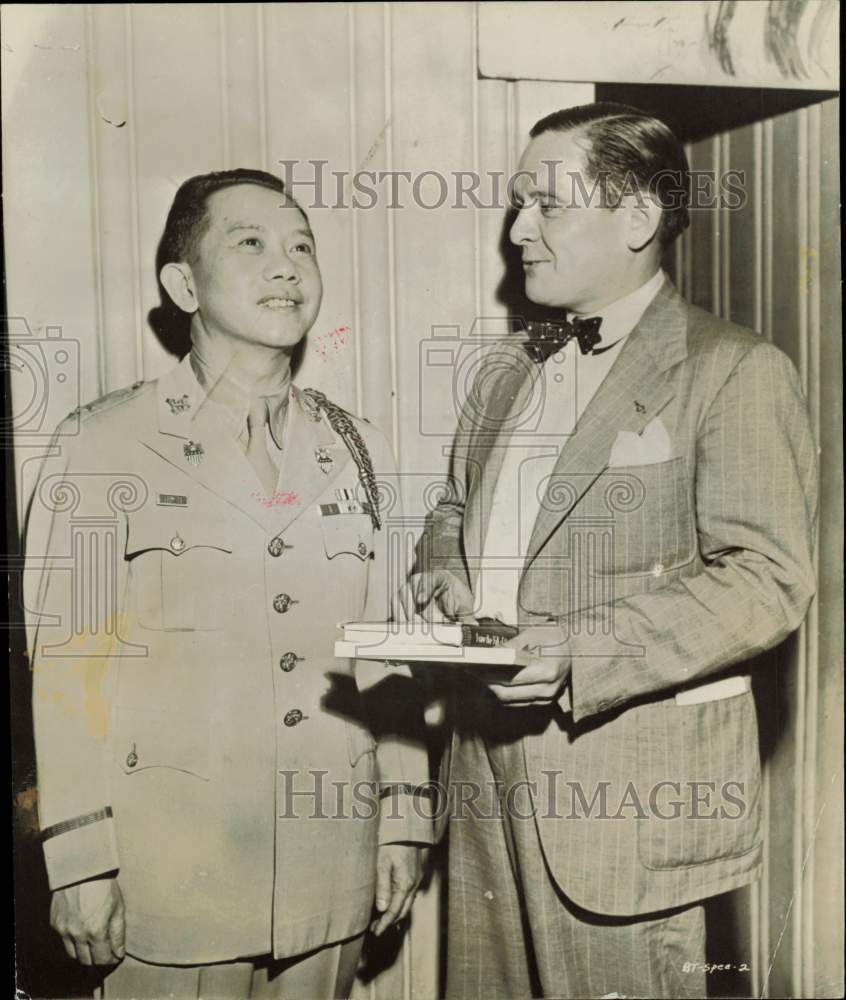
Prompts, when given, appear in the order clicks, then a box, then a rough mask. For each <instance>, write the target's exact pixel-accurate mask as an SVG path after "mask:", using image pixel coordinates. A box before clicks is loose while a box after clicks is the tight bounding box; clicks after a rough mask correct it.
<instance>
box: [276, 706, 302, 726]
mask: <svg viewBox="0 0 846 1000" xmlns="http://www.w3.org/2000/svg"><path fill="white" fill-rule="evenodd" d="M304 718H305V716H304V715H303V713H302V712H301V711H300V710H299V709H298V708H292V709H291V711H290V712H286V713H285V718H284V719H283V720H282V721H283V722H284V723H285V725H286V726H288V727H290V726H296V725H297V724H298V723H300V722H302V721H303V719H304Z"/></svg>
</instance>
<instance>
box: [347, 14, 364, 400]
mask: <svg viewBox="0 0 846 1000" xmlns="http://www.w3.org/2000/svg"><path fill="white" fill-rule="evenodd" d="M346 13H347V72H348V76H349V84H348V98H349V103H348V106H347V113H348V115H349V122H350V135H349V149H350V161H349V166H350V170H351V171H352V170H355V169H356V164H357V163H358V134H357V133H358V121H357V108H356V93H357V88H356V47H357V44H358V42H357V38H356V30H355V7H354V6H353V5H352V4H347V11H346ZM358 215H359V213H358V212H357V211H356V210H355V209H353V210H352V211H351V212H350V269H351V278H352V321H353V327H352V328H353V330H354V331H355V335H354V337H353V352H354V354H353V357H354V359H355V412H356V413H361V405H362V395H361V393H362V374H361V372H362V347H361V291H360V285H361V258H360V246H361V244H360V237H359V225H358Z"/></svg>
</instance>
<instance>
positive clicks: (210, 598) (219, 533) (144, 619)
mask: <svg viewBox="0 0 846 1000" xmlns="http://www.w3.org/2000/svg"><path fill="white" fill-rule="evenodd" d="M232 548H233V546H232V540H231V537H230V533H229V531H228V530H227V526H226V524H224V523H223V522H220V521H215V520H210V519H206V518H202V517H200V518H194V519H192V518H191V516H190V515H189V514H188V513H187V512H186V511H180V512H179V518H178V519H177V518H176V517H175V516H174V517H171V518H167V517H166V516H156V513H151V512H139V515H136V516H135V517H131V518H130V520H129V526H128V535H127V542H126V559H127V561H128V562H129V586H130V588H131V602H132V603H131V606H132V607H134V609H135V614H136V616H137V618H138V621H139V623H140V624H141V625H142V626H143V627H144V628H147V629H153V630H159V631H161V630H165V631H167V630H181V631H184V630H195V629H199V630H210V629H220V628H223V627H224V624H225V618H226V616H227V606H228V604H229V602H231V601H232V599H233V598H232V593H231V589H230V585H229V574H230V573H231V572H232V566H231V560H232Z"/></svg>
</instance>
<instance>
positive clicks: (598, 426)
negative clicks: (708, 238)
mask: <svg viewBox="0 0 846 1000" xmlns="http://www.w3.org/2000/svg"><path fill="white" fill-rule="evenodd" d="M686 355H687V311H686V306H685V304H684V301H683V300H682V299H681V297H680V296H679V294H678V293H677V292H676V290H675V289H674V288H673V286H672V285H671V284H670V282H669V281H665V283H664V286H663V287H662V288H661V290H660V291H659V293H658V294H657V295H656V297H655V299H654V300H653V301H652V303H651V304H650V306H649V307H648V309H647V310H646V312H645V313H644V315H643V317H642V318H641V320H640V322H639V323H638V324H637V326H636V327H635V329H634V330H633V331H632V332H631V333H630V334H629V336H628V338H627V340H626V343H625V345H624V346H623V349H622V351H621V352H620V356H619V357H618V358H617V360H616V362H615V363H614V366H613V367H612V369H611V371H610V372H609V373H608V376H607V377H606V378H605V380H604V381H603V383H602V385H601V386H600V387H599V389H598V390H597V392H596V394H595V395H594V397H593V399H592V400H591V401H590V403H588V405H587V407H586V408H585V411H584V413H583V414H582V416H581V417H580V418H579V421H578V424H577V425H576V430H575V433H574V434H573V435H572V437H570V439H569V440H568V441H567V444H566V445H565V446H564V448H563V449H562V452H561V455H560V456H559V458H558V461H557V463H556V465H555V468H554V470H553V474H552V478H551V479H550V481H549V483H548V484H547V488H546V493H545V497H544V503H543V504H542V506H541V509H540V512H539V513H538V517H537V520H536V521H535V525H534V529H533V531H532V537H531V540H530V542H529V550H528V552H527V555H526V563H525V566H524V572H525V570H526V569H528V568H529V566H530V565H531V564H532V562H533V561H534V559H535V558H536V556H537V555H538V553H539V552H540V551H541V549H542V548H543V547H544V545H546V543H547V542H548V541H549V539H550V537H551V536H552V534H553V533H554V532H555V530H556V529H557V528H558V526H559V525H560V524H561V522H562V521H564V520H565V519H566V518H567V517H569V515H570V514H571V513H572V511H573V510H574V509H575V507H576V506H577V504H578V502H579V500H580V499H581V498H582V496H584V494H585V493H586V492H587V490H588V489H590V487H591V486H592V485H593V483H594V482H595V481H596V479H597V477H598V476H599V475H600V474H601V473H602V472H604V471H605V469H606V468H607V467H608V459H609V457H610V454H611V448H612V446H613V444H614V441H615V439H616V437H617V434H618V432H619V431H630V432H633V433H635V434H640V433H641V432H642V431H643V429H644V428H645V427H646V425H647V424H648V423H649V421H650V420H652V419H653V418H654V417H656V416H657V415H658V414H659V413H660V412H661V411H662V410H663V409H664V407H665V406H666V405H667V403H668V402H669V401H670V400H671V399H672V398H673V394H674V390H673V388H672V386H671V383H670V379H669V376H668V372H669V370H670V369H671V368H672V367H673V366H674V365H676V364H677V363H678V362H679V361H681V360H683V359H684V358H685V357H686ZM555 497H566V501H565V503H566V506H563V505H562V504H561V503H560V502H556V500H555Z"/></svg>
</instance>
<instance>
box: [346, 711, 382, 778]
mask: <svg viewBox="0 0 846 1000" xmlns="http://www.w3.org/2000/svg"><path fill="white" fill-rule="evenodd" d="M345 724H346V727H347V747H348V749H349V752H350V764H351V765H352V766H353V767H355V765H356V764H357V763H358V762H359V760H361V758H362V757H363V756H364V755H365V754H366V753H374V752H375V750H376V740H374V739H373V736H372V734H371V733H370V731H369V730H368V729H365V728H364V726H361V725H359V724H358V723H357V722H351V721H350V720H349V719H346V720H345Z"/></svg>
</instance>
